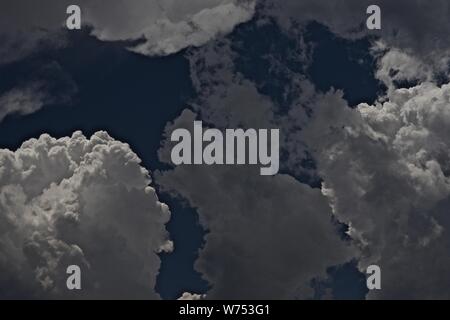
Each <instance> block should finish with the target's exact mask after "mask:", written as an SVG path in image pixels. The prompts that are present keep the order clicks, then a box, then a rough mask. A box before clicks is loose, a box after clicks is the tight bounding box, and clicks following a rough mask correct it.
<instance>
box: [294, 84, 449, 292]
mask: <svg viewBox="0 0 450 320" xmlns="http://www.w3.org/2000/svg"><path fill="white" fill-rule="evenodd" d="M449 106H450V84H444V85H442V86H438V85H436V84H434V83H431V82H423V83H421V84H419V85H417V86H414V87H411V88H401V89H391V90H390V91H389V93H388V96H387V97H386V100H385V101H384V102H378V103H376V104H375V105H373V106H370V105H367V104H360V105H359V106H358V107H357V108H356V109H354V110H353V109H350V108H348V105H347V103H346V101H345V100H343V99H342V93H340V92H329V93H327V94H325V95H323V96H322V97H320V98H318V99H317V103H316V105H315V109H314V113H313V115H312V117H311V119H310V122H309V123H308V124H307V125H306V127H305V128H304V130H303V134H302V139H303V141H306V143H307V144H308V146H309V148H310V150H311V152H312V153H313V155H314V157H315V159H316V160H317V168H318V171H319V174H320V176H321V177H322V178H323V181H324V184H323V186H322V192H323V193H324V195H326V196H327V197H328V198H329V200H330V203H331V205H332V206H333V211H334V214H335V215H336V216H337V218H338V219H339V220H340V221H342V222H344V223H347V224H348V225H349V226H350V232H349V235H350V236H351V237H352V238H353V239H354V241H356V243H359V246H360V248H361V250H362V257H361V259H360V262H359V266H360V268H361V269H362V270H364V269H365V267H366V266H367V265H369V264H372V263H374V264H378V265H379V266H380V267H381V270H382V290H379V291H371V292H370V293H369V295H368V297H369V298H385V299H399V298H400V299H411V298H412V299H433V298H434V299H442V298H449V297H450V291H449V289H448V286H447V285H446V284H447V283H448V282H449V280H450V278H449V276H448V272H446V270H447V269H448V268H449V267H450V259H449V258H448V250H449V248H450V235H449V233H448V230H449V227H450V220H449V219H448V214H447V213H448V205H449V204H450V201H449V200H450V180H449V177H450V170H449V169H450V167H449V160H450V140H449V139H448V137H449V134H450V132H449V129H448V128H449V124H450V107H449Z"/></svg>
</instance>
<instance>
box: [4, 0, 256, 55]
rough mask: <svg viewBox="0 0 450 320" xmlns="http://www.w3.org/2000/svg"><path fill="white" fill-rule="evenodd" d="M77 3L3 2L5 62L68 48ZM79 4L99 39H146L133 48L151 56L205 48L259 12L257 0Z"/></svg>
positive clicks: (51, 0) (46, 0) (84, 0)
mask: <svg viewBox="0 0 450 320" xmlns="http://www.w3.org/2000/svg"><path fill="white" fill-rule="evenodd" d="M71 4H73V3H72V2H71V1H59V0H42V1H40V2H39V5H36V4H33V3H30V2H29V1H27V0H18V1H14V2H8V3H2V4H0V27H1V29H0V30H2V32H1V33H0V39H1V38H3V39H4V41H3V43H4V44H5V46H4V47H2V48H3V49H2V50H1V51H2V53H4V55H2V56H3V59H1V60H0V63H7V62H11V61H14V60H18V59H20V58H22V57H24V56H26V55H27V54H30V53H31V52H32V51H33V50H34V49H36V47H38V46H40V45H42V44H45V43H49V42H50V43H51V44H52V45H63V44H64V39H63V38H60V33H59V31H61V30H62V28H65V20H66V18H67V14H66V8H67V7H68V6H69V5H71ZM77 5H79V6H80V8H81V12H82V23H83V25H85V26H86V25H89V26H91V27H92V34H93V35H95V36H96V37H98V38H99V39H101V40H104V41H119V40H124V41H132V40H141V43H140V44H138V45H136V46H131V47H130V49H131V50H133V51H135V52H139V53H141V54H145V55H149V56H155V55H158V56H159V55H168V54H172V53H175V52H178V51H180V50H182V49H184V48H186V47H188V46H200V45H203V44H205V43H206V42H207V41H209V40H211V39H213V38H214V37H216V36H218V35H221V34H225V33H228V32H230V31H232V30H233V28H234V27H235V26H236V25H237V24H240V23H242V22H245V21H248V20H250V19H251V17H252V16H253V14H254V10H255V1H253V0H212V1H211V0H195V1H189V2H187V1H183V0H170V1H167V0H165V1H159V0H138V1H128V2H124V1H120V0H114V1H108V3H100V2H95V1H88V0H79V1H78V2H77ZM58 35H59V36H58ZM58 37H59V38H58ZM52 41H53V43H52Z"/></svg>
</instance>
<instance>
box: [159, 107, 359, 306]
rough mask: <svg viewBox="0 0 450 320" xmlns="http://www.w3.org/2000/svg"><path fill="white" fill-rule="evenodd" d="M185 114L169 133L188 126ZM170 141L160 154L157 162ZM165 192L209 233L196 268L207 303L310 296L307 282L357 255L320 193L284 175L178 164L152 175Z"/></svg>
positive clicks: (190, 115)
mask: <svg viewBox="0 0 450 320" xmlns="http://www.w3.org/2000/svg"><path fill="white" fill-rule="evenodd" d="M193 119H195V114H194V113H192V112H191V111H184V112H183V113H182V115H181V116H180V117H179V118H178V119H177V120H176V121H175V122H174V123H173V124H171V125H169V126H168V127H167V128H166V132H168V133H169V132H171V131H172V130H173V129H174V128H178V127H183V126H184V125H185V124H189V125H188V126H186V128H187V129H190V128H192V120H193ZM170 145H171V143H170V141H166V144H165V145H164V146H163V148H162V150H160V155H161V158H162V160H163V161H164V160H165V159H167V155H168V154H169V152H170ZM156 180H157V183H158V184H159V185H160V186H161V188H162V190H163V191H166V192H169V193H171V194H172V195H174V196H178V197H181V198H183V199H186V200H187V201H188V203H189V205H190V206H191V207H193V208H196V210H197V212H198V213H199V216H200V222H201V224H202V225H203V227H204V228H205V229H207V230H208V231H209V232H208V234H207V235H206V238H205V240H206V244H205V247H204V248H203V249H202V250H201V251H200V256H199V259H198V261H197V262H196V269H197V270H199V271H200V272H202V274H203V276H204V277H205V278H206V279H207V280H208V281H209V282H210V283H211V284H212V289H211V290H210V291H209V292H208V293H207V297H208V298H212V299H214V298H218V299H224V298H233V299H240V298H242V299H258V298H259V299H282V298H287V299H292V298H306V297H311V296H312V289H311V288H310V286H309V284H310V283H309V282H310V281H311V280H312V279H313V278H315V277H319V276H325V270H326V268H327V267H328V266H330V265H335V264H341V263H344V262H346V261H348V260H350V259H351V258H352V257H354V255H355V254H356V251H355V250H354V249H353V248H351V246H350V245H349V244H347V243H346V242H345V241H343V240H342V238H340V236H339V234H338V231H337V226H336V225H335V224H334V223H333V221H332V214H331V209H330V206H329V205H328V202H327V199H326V198H325V197H324V196H323V195H322V194H321V192H320V190H319V189H312V188H310V187H309V186H307V185H305V184H302V183H299V182H298V181H296V180H295V179H293V178H292V177H290V176H288V175H277V176H274V177H263V176H260V175H259V174H258V170H257V168H252V167H249V166H178V167H176V168H174V169H173V170H169V171H165V172H160V173H157V174H156Z"/></svg>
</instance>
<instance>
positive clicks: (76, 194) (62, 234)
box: [0, 132, 172, 298]
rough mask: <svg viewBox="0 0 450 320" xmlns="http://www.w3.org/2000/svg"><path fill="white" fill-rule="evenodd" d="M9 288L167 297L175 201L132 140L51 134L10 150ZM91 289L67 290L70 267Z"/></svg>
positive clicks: (2, 177) (6, 208) (5, 234)
mask: <svg viewBox="0 0 450 320" xmlns="http://www.w3.org/2000/svg"><path fill="white" fill-rule="evenodd" d="M0 164H1V167H0V221H1V223H0V225H1V227H0V248H1V250H0V284H1V285H0V288H1V290H0V296H1V297H3V298H8V297H9V298H158V295H157V294H156V293H155V291H154V285H155V278H156V275H157V273H158V269H159V265H160V260H159V257H158V256H157V254H156V253H157V252H159V251H161V250H170V249H171V247H172V245H171V244H170V242H168V241H169V240H168V234H167V232H166V230H165V227H164V224H165V223H166V222H167V221H168V219H169V217H170V212H169V209H168V207H167V206H166V205H165V204H163V203H160V202H159V201H158V197H157V195H156V192H155V190H154V189H153V188H152V187H150V186H149V183H150V182H151V179H150V176H149V173H148V172H147V170H145V169H144V168H143V167H141V166H140V160H139V158H138V157H137V156H136V155H135V154H134V153H133V152H132V151H131V149H130V148H129V146H128V145H127V144H124V143H121V142H119V141H116V140H114V139H112V138H111V137H109V136H108V134H107V133H106V132H97V133H96V134H94V135H93V136H92V137H91V138H90V139H87V138H85V137H84V136H83V135H82V134H81V133H80V132H76V133H74V134H73V135H72V137H66V138H61V139H58V140H57V139H54V138H51V137H50V136H48V135H42V136H41V137H40V138H39V139H31V140H29V141H26V142H24V144H23V145H22V146H21V147H20V148H19V149H18V150H17V151H15V152H12V151H9V150H5V149H3V150H0ZM71 264H77V265H79V266H80V267H81V270H82V290H81V291H76V292H69V291H68V290H67V289H66V277H67V275H66V268H67V266H68V265H71Z"/></svg>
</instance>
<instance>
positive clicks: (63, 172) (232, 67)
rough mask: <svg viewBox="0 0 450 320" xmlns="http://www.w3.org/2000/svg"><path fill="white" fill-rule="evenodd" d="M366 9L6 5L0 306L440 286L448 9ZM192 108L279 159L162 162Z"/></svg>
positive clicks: (246, 2) (400, 4)
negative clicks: (254, 132)
mask: <svg viewBox="0 0 450 320" xmlns="http://www.w3.org/2000/svg"><path fill="white" fill-rule="evenodd" d="M369 4H371V3H369V2H367V1H356V0H355V1H353V0H348V1H337V0H333V1H317V0H316V1H306V0H305V1H302V2H298V1H290V0H289V1H282V2H281V1H275V0H258V1H257V0H254V1H252V0H223V1H219V0H217V1H205V0H196V1H190V2H189V3H188V2H186V1H178V0H171V1H157V0H145V1H144V0H139V1H133V2H129V3H126V4H124V3H123V2H121V1H111V2H110V3H109V4H108V5H100V4H98V3H96V2H95V1H89V0H82V1H81V0H80V1H79V6H80V7H81V9H82V22H83V25H82V29H81V30H67V29H66V28H65V25H64V21H65V19H66V17H67V14H66V13H65V8H66V7H67V5H68V4H66V3H64V2H63V1H62V2H61V1H54V0H46V1H43V2H42V4H41V5H40V6H39V7H36V6H35V5H34V4H32V3H31V2H30V1H25V0H24V1H4V2H2V4H0V9H1V10H0V12H1V13H0V18H1V19H0V21H1V22H0V26H1V28H0V30H1V31H0V39H2V41H3V43H4V45H3V46H2V48H1V49H0V53H1V54H0V165H1V166H0V221H1V222H0V226H1V227H0V298H2V299H9V298H21V299H42V298H44V299H58V298H69V299H79V298H87V299H99V298H125V299H141V298H144V299H178V298H183V299H430V298H434V299H443V298H444V299H445V298H449V297H450V288H449V287H448V286H447V285H446V283H448V280H449V279H448V272H446V270H447V269H448V267H450V259H449V257H448V254H447V253H448V249H449V247H450V236H449V234H448V227H450V220H449V218H448V211H449V208H450V207H449V203H450V202H449V199H450V180H449V174H450V165H449V160H450V140H449V138H448V137H449V134H448V132H447V131H448V129H447V128H448V127H449V126H448V125H449V123H450V101H449V100H450V94H449V88H450V85H449V79H448V76H449V74H450V72H449V67H448V66H449V65H448V57H449V49H450V43H449V42H448V40H447V34H448V30H449V29H450V23H448V22H447V20H448V19H447V17H448V13H449V10H450V8H449V5H448V4H447V2H446V1H440V0H432V1H429V2H426V3H424V2H422V1H418V0H417V1H403V0H399V1H396V2H395V3H393V2H392V1H391V2H389V1H379V2H378V5H379V6H380V8H381V17H382V20H381V21H382V27H381V30H367V28H366V27H365V20H366V18H367V16H368V15H367V14H366V8H367V6H368V5H369ZM24 8H25V9H24ZM36 12H39V14H37V13H36ZM195 120H201V121H203V123H204V125H205V126H208V127H210V128H218V129H220V130H224V129H226V128H244V129H248V128H261V129H262V128H264V129H275V128H276V129H279V130H280V170H279V172H278V173H277V174H276V175H274V176H261V175H259V169H258V168H257V167H255V166H251V165H212V166H208V165H180V166H175V165H174V164H173V163H172V162H171V157H170V154H171V149H172V147H173V144H174V143H173V142H172V141H171V139H170V136H171V133H172V132H173V131H174V130H175V129H177V128H186V129H188V130H192V123H193V121H195ZM70 264H76V265H79V266H80V267H81V270H82V283H83V289H82V290H80V291H68V290H67V288H66V277H67V275H66V267H67V265H70ZM372 264H376V265H378V266H380V268H381V270H382V289H381V290H368V288H367V287H366V272H365V270H366V268H367V267H368V266H369V265H372Z"/></svg>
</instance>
